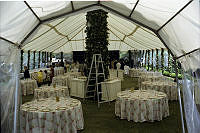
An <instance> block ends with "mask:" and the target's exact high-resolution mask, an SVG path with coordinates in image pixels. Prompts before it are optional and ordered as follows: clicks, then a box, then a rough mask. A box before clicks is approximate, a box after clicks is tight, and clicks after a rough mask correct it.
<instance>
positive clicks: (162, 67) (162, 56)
mask: <svg viewBox="0 0 200 133" xmlns="http://www.w3.org/2000/svg"><path fill="white" fill-rule="evenodd" d="M161 69H162V73H163V72H164V49H163V48H161Z"/></svg>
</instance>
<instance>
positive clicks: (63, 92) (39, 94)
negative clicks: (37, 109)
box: [34, 85, 69, 99]
mask: <svg viewBox="0 0 200 133" xmlns="http://www.w3.org/2000/svg"><path fill="white" fill-rule="evenodd" d="M56 96H57V97H69V90H68V88H67V87H66V86H58V85H56V88H54V87H53V86H43V87H40V88H38V89H35V92H34V98H35V99H41V98H49V97H56Z"/></svg>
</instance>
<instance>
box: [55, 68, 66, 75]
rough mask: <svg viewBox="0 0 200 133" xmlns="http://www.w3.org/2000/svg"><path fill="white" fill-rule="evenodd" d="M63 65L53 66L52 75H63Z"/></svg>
mask: <svg viewBox="0 0 200 133" xmlns="http://www.w3.org/2000/svg"><path fill="white" fill-rule="evenodd" d="M63 74H64V67H55V68H54V76H58V75H63Z"/></svg>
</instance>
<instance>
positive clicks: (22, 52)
mask: <svg viewBox="0 0 200 133" xmlns="http://www.w3.org/2000/svg"><path fill="white" fill-rule="evenodd" d="M23 54H24V51H23V50H21V65H20V67H21V72H23Z"/></svg>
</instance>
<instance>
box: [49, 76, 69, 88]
mask: <svg viewBox="0 0 200 133" xmlns="http://www.w3.org/2000/svg"><path fill="white" fill-rule="evenodd" d="M68 78H69V77H68V76H66V75H59V76H56V77H53V80H52V84H55V85H61V86H68Z"/></svg>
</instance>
